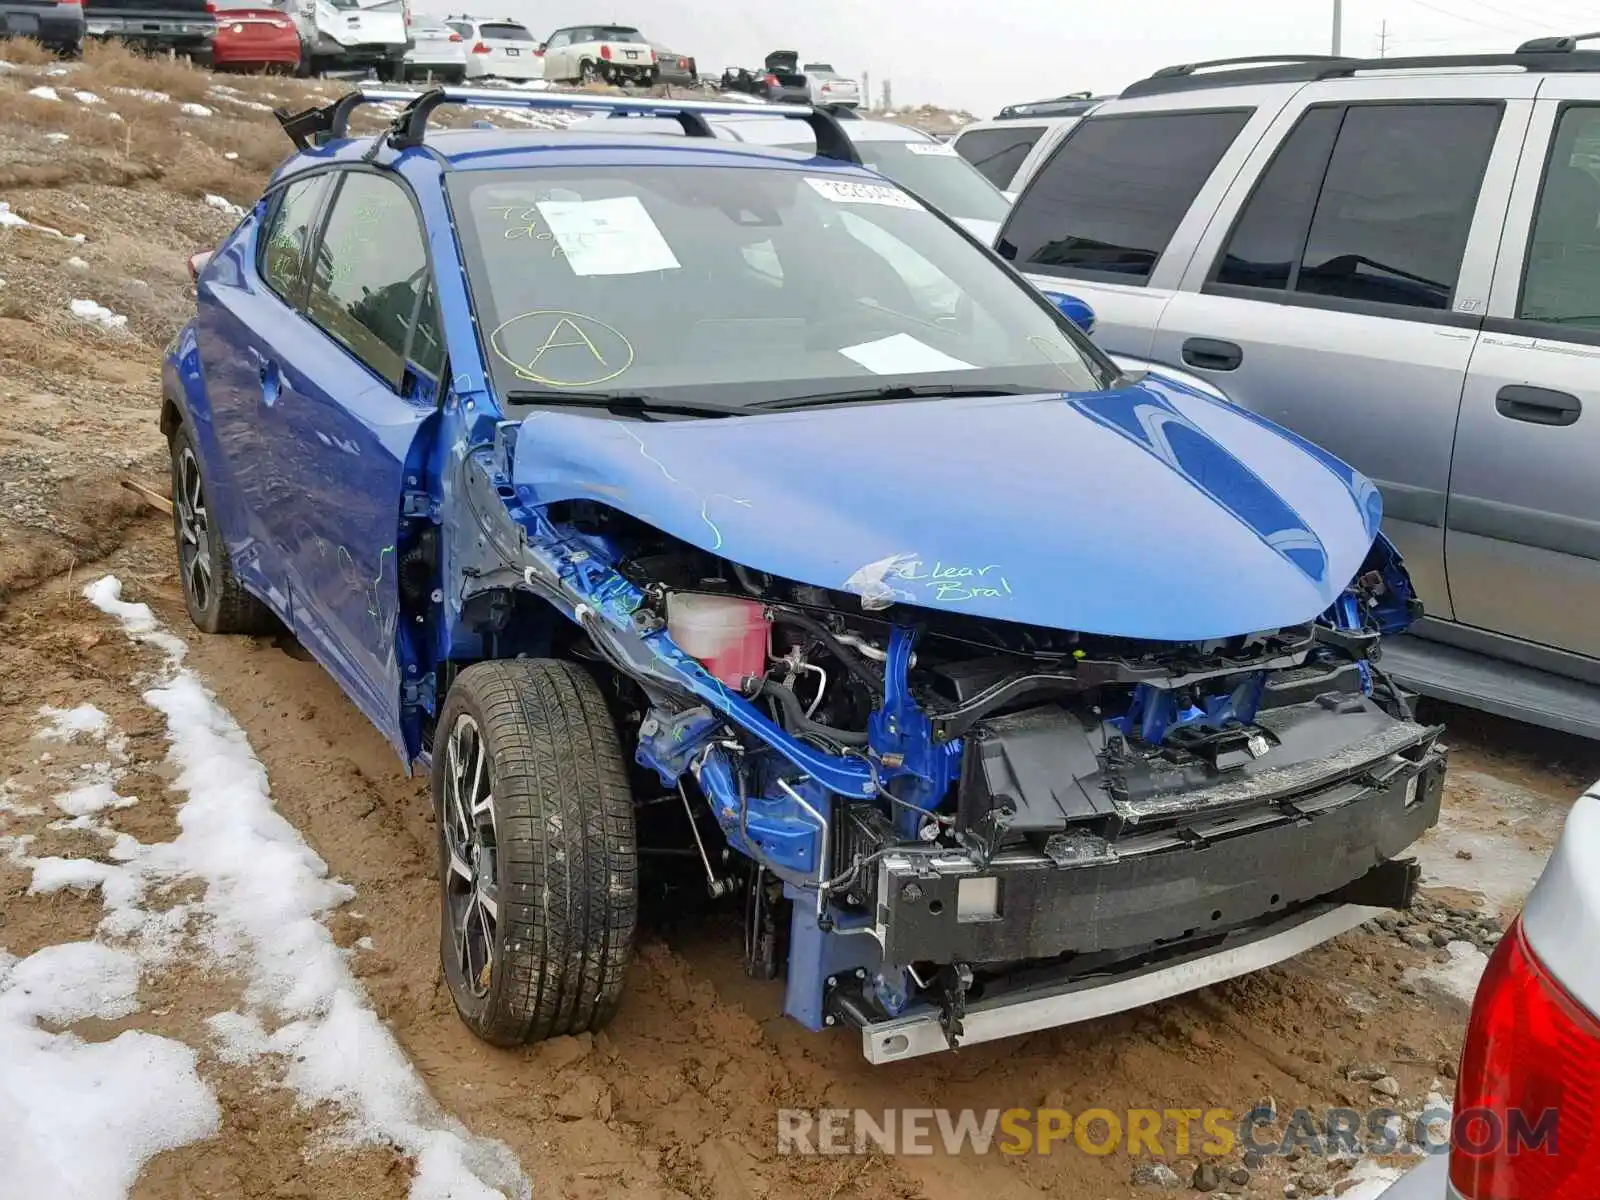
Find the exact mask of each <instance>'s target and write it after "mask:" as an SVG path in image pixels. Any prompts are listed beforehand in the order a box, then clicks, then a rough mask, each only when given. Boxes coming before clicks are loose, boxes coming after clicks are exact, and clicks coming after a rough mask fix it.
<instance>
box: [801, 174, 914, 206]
mask: <svg viewBox="0 0 1600 1200" xmlns="http://www.w3.org/2000/svg"><path fill="white" fill-rule="evenodd" d="M806 182H807V183H809V184H810V185H811V188H812V190H813V191H814V192H816V193H817V195H819V196H821V197H822V198H823V199H824V200H832V201H833V202H834V203H835V204H884V205H887V206H888V207H890V208H920V207H922V206H921V205H919V204H918V203H917V202H916V201H915V200H913V199H912V198H911V197H910V196H908V195H906V194H905V193H904V192H902V191H901V190H900V189H899V188H897V187H891V186H890V185H889V184H887V183H862V182H860V181H859V180H855V179H817V178H815V177H814V176H811V175H807V176H806Z"/></svg>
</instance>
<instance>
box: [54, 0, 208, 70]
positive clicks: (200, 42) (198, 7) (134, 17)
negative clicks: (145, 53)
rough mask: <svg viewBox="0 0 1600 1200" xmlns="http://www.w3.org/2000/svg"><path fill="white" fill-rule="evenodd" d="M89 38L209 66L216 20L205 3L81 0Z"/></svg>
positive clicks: (190, 0) (202, 0) (201, 0)
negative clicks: (175, 56)
mask: <svg viewBox="0 0 1600 1200" xmlns="http://www.w3.org/2000/svg"><path fill="white" fill-rule="evenodd" d="M83 17H84V29H85V32H86V34H87V35H88V36H89V37H98V38H116V39H117V40H118V41H121V42H125V43H126V44H127V45H129V46H131V47H134V48H135V49H139V50H150V51H171V52H172V53H174V54H181V55H183V56H184V57H185V58H188V59H191V60H193V61H194V62H197V63H199V64H201V65H202V66H210V65H211V44H212V42H213V41H214V40H215V38H216V36H217V21H216V18H215V17H214V16H213V15H212V13H211V5H210V4H209V3H208V2H207V0H85V3H84V6H83Z"/></svg>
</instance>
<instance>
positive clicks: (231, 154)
mask: <svg viewBox="0 0 1600 1200" xmlns="http://www.w3.org/2000/svg"><path fill="white" fill-rule="evenodd" d="M222 157H223V158H225V159H227V160H228V161H229V162H238V161H239V152H238V151H237V150H229V151H227V152H225V153H224V154H223V156H222Z"/></svg>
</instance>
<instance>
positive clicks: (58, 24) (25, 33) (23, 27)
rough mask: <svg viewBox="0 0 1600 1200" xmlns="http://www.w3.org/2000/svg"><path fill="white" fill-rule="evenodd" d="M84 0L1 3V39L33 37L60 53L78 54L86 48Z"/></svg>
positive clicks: (10, 0) (4, 1) (7, 1)
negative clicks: (84, 44)
mask: <svg viewBox="0 0 1600 1200" xmlns="http://www.w3.org/2000/svg"><path fill="white" fill-rule="evenodd" d="M84 30H85V21H84V17H83V3H82V0H73V2H72V3H70V4H69V3H67V0H0V38H6V37H21V38H32V39H33V40H34V41H36V42H38V43H39V44H40V45H41V46H43V47H45V49H47V50H54V51H56V52H57V53H58V54H68V55H73V54H77V53H78V51H79V50H80V49H81V48H82V46H83V37H84Z"/></svg>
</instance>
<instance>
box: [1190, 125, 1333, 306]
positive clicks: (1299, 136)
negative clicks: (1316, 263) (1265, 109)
mask: <svg viewBox="0 0 1600 1200" xmlns="http://www.w3.org/2000/svg"><path fill="white" fill-rule="evenodd" d="M1342 116H1344V109H1343V108H1314V109H1312V110H1311V111H1310V112H1308V113H1306V114H1305V115H1304V116H1303V117H1301V118H1300V121H1299V123H1298V124H1296V125H1295V127H1294V131H1293V132H1292V133H1290V134H1289V136H1288V137H1287V138H1286V139H1285V140H1284V142H1283V145H1281V146H1279V147H1278V152H1277V153H1276V154H1275V155H1273V158H1272V163H1271V165H1270V166H1268V167H1267V170H1266V173H1265V174H1264V175H1262V177H1261V182H1260V183H1258V184H1257V185H1256V188H1255V191H1254V192H1253V193H1251V196H1250V199H1249V201H1248V202H1247V203H1246V204H1245V206H1244V212H1243V213H1241V214H1240V216H1239V220H1238V223H1237V224H1235V225H1234V227H1233V233H1232V235H1231V236H1230V237H1229V238H1228V245H1227V247H1226V248H1225V249H1224V250H1223V252H1222V258H1221V261H1220V262H1219V263H1218V264H1217V270H1216V273H1215V280H1216V282H1217V283H1226V284H1232V285H1234V286H1236V287H1256V288H1273V289H1276V290H1279V291H1282V290H1283V289H1285V288H1287V287H1289V284H1290V279H1291V277H1292V276H1293V275H1294V273H1295V272H1294V269H1295V266H1296V265H1297V264H1298V263H1299V262H1300V252H1301V251H1302V250H1304V249H1305V245H1306V230H1307V229H1308V228H1310V226H1311V211H1312V209H1313V208H1314V207H1315V206H1316V203H1317V193H1318V192H1320V191H1321V190H1322V177H1323V175H1324V174H1326V173H1327V170H1328V158H1329V156H1330V155H1331V154H1332V153H1333V139H1334V136H1335V135H1336V134H1337V133H1338V132H1339V119H1340V118H1341V117H1342Z"/></svg>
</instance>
